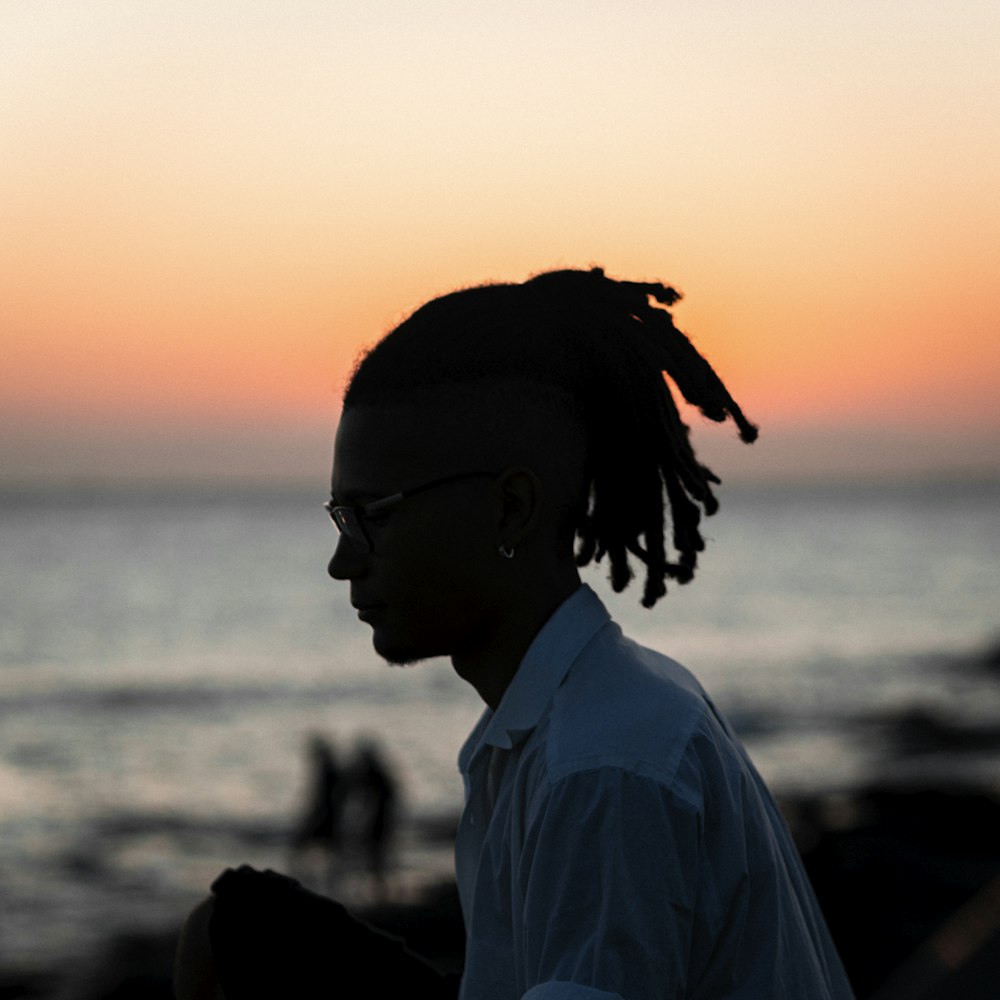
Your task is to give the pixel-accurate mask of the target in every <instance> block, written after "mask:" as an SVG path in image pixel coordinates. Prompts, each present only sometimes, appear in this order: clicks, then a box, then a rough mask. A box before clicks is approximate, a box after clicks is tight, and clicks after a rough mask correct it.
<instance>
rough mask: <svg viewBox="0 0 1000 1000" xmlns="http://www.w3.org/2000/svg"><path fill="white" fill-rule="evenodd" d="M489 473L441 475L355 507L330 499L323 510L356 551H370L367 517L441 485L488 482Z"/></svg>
mask: <svg viewBox="0 0 1000 1000" xmlns="http://www.w3.org/2000/svg"><path fill="white" fill-rule="evenodd" d="M492 478H493V473H492V472H458V473H455V474H454V475H451V476H444V477H443V478H441V479H434V480H432V481H431V482H429V483H423V484H422V485H420V486H413V487H411V488H410V489H408V490H403V491H402V492H400V493H393V494H392V495H391V496H387V497H380V498H379V499H378V500H369V502H368V503H365V504H360V505H359V506H356V507H349V506H347V505H346V504H336V503H334V502H333V500H332V499H330V500H327V501H326V502H325V503H324V504H323V507H324V508H325V509H326V512H327V513H328V514H329V515H330V519H331V520H332V521H333V523H334V524H335V525H336V526H337V530H338V531H339V532H340V533H341V534H342V535H343V536H344V537H345V538H347V540H348V541H349V542H350V543H351V544H352V545H353V546H354V547H355V548H356V549H357V550H358V552H371V551H372V540H371V535H370V534H369V533H368V528H367V527H366V524H367V520H368V518H372V517H375V516H377V515H380V514H388V513H389V512H390V511H393V510H395V509H396V508H397V507H398V506H399V505H400V504H401V503H402V502H403V501H404V500H408V499H409V498H410V497H412V496H415V495H416V494H417V493H423V492H425V491H426V490H432V489H434V488H435V487H436V486H444V485H445V483H457V482H458V481H459V480H461V479H492Z"/></svg>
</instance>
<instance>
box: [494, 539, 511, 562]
mask: <svg viewBox="0 0 1000 1000" xmlns="http://www.w3.org/2000/svg"><path fill="white" fill-rule="evenodd" d="M497 552H499V553H500V555H502V556H503V557H504V559H513V558H514V546H513V545H507V544H506V543H504V542H501V543H500V544H499V545H498V546H497Z"/></svg>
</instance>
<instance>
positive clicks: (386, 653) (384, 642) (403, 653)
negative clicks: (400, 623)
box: [372, 629, 435, 667]
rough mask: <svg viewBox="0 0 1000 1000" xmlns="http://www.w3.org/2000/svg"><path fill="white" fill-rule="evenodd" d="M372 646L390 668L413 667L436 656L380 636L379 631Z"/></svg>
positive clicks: (374, 635) (374, 636) (374, 634)
mask: <svg viewBox="0 0 1000 1000" xmlns="http://www.w3.org/2000/svg"><path fill="white" fill-rule="evenodd" d="M372 646H373V647H374V648H375V652H376V653H378V655H379V656H381V657H382V659H383V660H385V662H386V663H388V664H389V666H390V667H412V666H413V665H414V664H417V663H420V662H421V661H423V660H429V659H430V658H431V657H432V656H434V655H435V654H433V653H422V652H419V651H417V650H415V649H414V648H412V647H410V646H407V645H406V644H405V643H400V642H398V641H397V642H394V641H393V640H392V639H390V638H389V637H387V636H383V635H379V633H378V630H377V629H376V631H375V632H374V633H373V634H372Z"/></svg>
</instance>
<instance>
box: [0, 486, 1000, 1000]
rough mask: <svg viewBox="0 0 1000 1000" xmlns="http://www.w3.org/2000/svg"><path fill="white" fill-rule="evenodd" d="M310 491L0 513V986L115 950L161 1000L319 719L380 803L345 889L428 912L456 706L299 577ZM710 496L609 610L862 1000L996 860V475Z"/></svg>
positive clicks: (326, 546)
mask: <svg viewBox="0 0 1000 1000" xmlns="http://www.w3.org/2000/svg"><path fill="white" fill-rule="evenodd" d="M320 493H321V491H317V495H315V496H311V495H309V494H308V493H306V492H305V491H300V490H284V489H281V490H278V489H275V490H260V489H257V490H254V491H241V492H239V493H230V492H223V491H217V492H206V491H204V490H192V489H176V490H166V491H164V490H156V491H152V490H149V491H143V490H132V491H129V492H122V491H90V492H87V491H83V492H80V493H74V494H62V495H59V496H52V495H47V494H42V493H40V492H32V491H8V492H7V493H5V494H4V495H3V497H2V499H0V506H2V512H3V520H2V527H0V534H2V539H3V544H4V548H3V551H4V552H5V554H6V556H5V564H4V568H3V571H2V575H0V596H2V602H0V607H2V609H3V611H2V614H3V619H2V631H0V683H2V687H0V719H2V722H0V892H2V896H3V899H4V907H3V912H2V914H0V969H2V970H3V971H2V975H0V996H17V995H22V996H27V995H31V994H30V993H28V992H25V991H26V990H28V989H29V985H30V984H32V983H34V984H36V986H37V989H36V992H35V994H34V995H36V996H53V997H56V996H66V997H67V1000H69V997H70V996H71V995H75V996H79V997H83V996H95V997H96V996H98V995H110V991H112V990H113V989H115V988H116V987H115V986H114V985H108V984H107V979H108V976H109V975H110V976H111V978H113V977H114V971H113V969H114V967H116V966H117V967H119V968H120V969H121V970H123V971H122V973H121V974H122V975H123V976H125V977H126V978H127V974H126V973H127V969H126V967H128V966H129V965H130V963H131V962H132V959H134V958H136V956H137V955H139V956H142V955H145V959H143V960H141V961H138V964H139V965H142V964H143V962H145V965H146V967H147V969H155V968H156V967H157V965H158V963H159V966H160V967H161V969H160V972H159V973H157V974H154V973H152V972H151V973H150V976H149V977H148V981H147V982H146V983H145V985H144V986H142V985H139V986H136V989H146V990H147V991H152V990H155V989H156V988H158V987H157V986H156V982H155V981H154V980H156V979H157V975H158V976H159V980H158V981H159V982H160V986H162V979H163V976H164V975H167V974H168V973H167V972H165V971H164V970H163V969H162V964H163V961H164V959H163V955H164V954H165V953H169V951H170V945H169V941H170V938H171V936H172V935H173V934H175V933H176V928H177V927H178V926H179V923H180V921H181V920H182V919H183V916H184V914H185V913H186V912H187V910H188V909H189V908H190V906H191V905H193V904H194V903H195V902H196V901H197V900H198V899H199V898H201V897H202V896H203V895H204V894H205V892H206V891H207V887H208V885H209V884H210V882H211V880H212V879H213V878H214V877H215V875H217V874H218V872H219V871H221V870H222V869H223V868H225V867H227V866H230V865H234V864H239V863H243V862H246V863H250V864H254V865H255V866H258V867H272V868H275V869H278V870H287V868H288V864H289V843H290V838H291V836H292V832H293V829H294V824H295V819H296V816H297V815H298V812H299V811H300V809H301V803H302V801H303V798H304V796H305V795H306V790H307V782H308V772H307V768H306V762H305V746H306V744H307V741H308V740H309V738H310V736H311V735H313V734H316V733H319V734H323V735H324V736H325V737H327V738H328V739H330V740H331V742H332V743H333V745H334V746H335V747H337V748H338V751H339V752H340V753H342V754H343V755H344V757H345V758H346V757H348V756H349V755H350V754H351V753H352V752H353V749H354V747H355V745H356V743H357V742H358V740H360V739H375V740H377V741H378V742H379V744H380V746H381V747H382V748H383V749H384V752H385V755H386V758H387V760H388V761H390V762H391V765H392V767H393V771H394V774H395V775H396V776H397V778H398V783H399V787H400V789H401V794H400V816H401V820H400V831H399V837H398V839H397V842H396V845H395V848H394V853H393V871H392V876H391V881H392V891H391V893H390V895H389V899H388V901H387V902H386V903H384V904H379V905H380V906H381V910H378V909H377V908H374V900H372V899H370V898H368V897H369V896H370V893H368V892H367V890H366V888H365V886H364V879H363V878H356V879H354V880H353V882H352V881H351V878H349V877H346V876H345V881H344V885H345V886H346V887H347V889H346V891H348V892H355V893H356V895H357V900H358V905H359V906H360V907H361V908H362V909H363V910H365V911H366V912H370V915H371V916H372V918H373V919H377V920H380V921H382V922H383V923H385V924H387V925H388V926H390V927H394V928H395V929H397V930H400V929H405V928H406V927H408V926H409V925H411V924H416V925H417V927H418V929H419V928H420V927H423V928H424V929H425V931H426V928H427V927H428V926H429V924H432V923H433V914H434V913H437V912H439V910H441V907H436V906H435V905H433V904H434V901H435V900H436V901H437V902H438V903H440V902H441V901H442V900H447V899H448V898H449V897H448V891H449V890H448V881H447V880H448V877H449V871H450V866H451V859H450V840H449V835H448V830H449V827H450V826H453V823H454V819H455V817H456V816H457V813H458V810H459V808H460V805H461V801H460V799H461V787H460V783H459V779H458V775H457V771H456V769H455V756H456V754H457V751H458V747H459V746H460V744H461V742H462V740H463V739H464V737H465V735H466V733H467V732H468V730H469V729H470V728H471V727H472V725H473V724H474V722H475V720H476V718H477V716H478V714H479V711H480V709H481V706H480V704H479V703H478V702H477V699H476V696H475V693H474V692H473V691H471V689H469V688H467V686H466V685H464V683H463V682H461V681H460V680H459V679H458V678H457V677H456V676H455V675H454V674H453V672H452V671H451V669H450V667H449V666H448V664H446V663H442V662H432V663H427V664H421V665H418V666H416V667H413V668H405V669H400V668H389V667H387V666H386V665H385V664H383V663H381V662H380V661H379V660H378V658H377V657H375V656H374V654H373V653H372V652H371V650H370V647H369V644H368V635H367V629H366V627H365V626H364V625H363V624H361V623H359V622H357V621H356V620H355V619H354V617H353V614H352V611H351V609H350V607H349V606H348V604H347V600H346V594H345V593H343V591H342V588H340V587H337V586H336V585H335V584H334V583H333V582H332V581H329V580H328V579H326V578H325V575H324V571H325V562H326V560H327V558H328V557H329V553H330V551H331V546H332V543H333V538H332V536H331V534H330V532H331V531H332V529H331V527H330V525H329V522H328V520H326V519H325V515H324V513H323V511H322V510H321V508H320V501H321V500H322V496H321V495H320ZM722 497H723V508H722V511H721V512H720V514H719V515H718V516H717V517H716V518H715V519H713V520H712V521H709V522H708V523H707V525H706V534H707V535H708V536H709V547H708V550H707V551H706V553H705V555H704V557H703V563H702V569H701V570H700V572H699V575H698V577H697V579H696V580H695V581H694V582H693V583H692V584H691V585H690V586H688V587H685V588H679V587H678V588H675V590H674V591H672V592H671V594H670V595H669V596H668V598H667V600H666V601H665V602H664V604H663V605H662V606H661V608H658V609H657V611H656V612H654V613H652V614H650V613H648V612H644V611H643V610H642V609H640V608H639V607H638V596H637V594H635V593H632V592H631V591H626V593H625V594H623V595H617V596H615V597H613V598H612V599H609V600H608V602H607V603H608V604H609V607H610V608H611V610H612V613H613V614H614V615H615V617H616V618H617V619H618V620H619V621H620V622H621V623H622V625H623V627H624V628H625V629H626V631H627V632H629V633H630V634H632V635H633V636H634V637H635V638H637V639H638V640H639V641H641V642H644V643H646V644H647V645H651V646H655V647H656V648H658V649H661V650H663V651H665V652H668V653H669V654H670V655H672V656H674V657H675V658H676V659H679V660H681V661H682V662H684V663H685V664H686V665H687V666H689V667H690V668H691V669H692V670H694V672H695V673H696V674H697V675H698V677H699V678H700V679H701V680H702V682H703V683H704V684H705V686H706V687H707V688H708V690H709V691H710V692H711V693H712V695H713V697H714V699H715V700H716V701H717V703H718V704H719V705H720V707H721V708H722V709H723V711H725V712H726V713H727V715H729V717H730V718H731V720H732V721H733V723H734V725H735V727H736V729H737V731H738V732H739V734H740V736H741V738H742V739H743V740H744V741H745V742H746V744H747V746H748V748H749V750H750V752H751V755H752V756H753V758H754V760H755V762H756V763H757V765H758V767H759V769H760V770H761V772H762V773H763V774H764V776H765V778H766V779H767V781H768V782H769V784H770V785H771V787H772V789H773V790H774V791H775V793H776V795H777V796H778V798H779V800H780V801H781V802H782V804H783V805H784V806H785V808H786V815H787V816H788V818H789V821H790V823H791V825H792V828H793V831H795V832H796V834H797V837H798V839H799V843H800V848H801V849H802V851H803V854H804V856H805V858H806V861H807V865H808V866H809V870H810V874H811V875H812V877H813V879H814V882H815V883H816V885H817V890H818V891H819V893H820V897H821V900H823V902H824V906H825V907H826V908H827V915H828V919H829V921H830V923H831V927H832V928H833V930H834V933H835V935H836V936H837V937H838V943H839V944H840V946H841V949H842V951H843V952H844V956H845V961H847V964H848V966H849V968H850V969H851V970H852V975H854V976H855V977H856V978H855V982H856V985H858V992H859V996H868V995H874V994H875V991H876V990H877V989H879V988H881V987H882V986H884V985H885V984H886V983H887V982H888V981H889V979H890V977H891V974H892V973H893V972H894V971H896V970H898V969H899V968H901V967H902V966H903V965H904V964H905V962H906V960H907V958H908V957H909V956H911V955H912V954H913V950H914V949H915V948H918V947H919V945H920V942H922V941H926V940H927V939H928V937H929V936H931V935H932V934H933V933H934V932H935V929H936V928H938V927H940V926H941V921H943V920H945V919H946V918H947V917H948V915H949V914H953V913H955V912H957V911H958V910H960V908H961V907H962V906H963V905H965V904H967V903H968V902H969V901H970V900H972V899H974V898H975V897H976V894H977V893H978V892H980V891H982V890H983V889H984V888H985V886H987V885H988V884H989V881H990V878H991V877H993V876H994V875H995V874H996V871H997V863H998V861H997V857H996V848H995V847H993V845H995V844H1000V835H997V836H992V837H991V836H989V834H990V832H991V831H995V830H996V826H995V823H996V819H995V817H996V796H997V793H998V790H1000V739H998V726H1000V671H998V669H997V667H996V663H995V649H996V640H997V637H998V634H1000V623H998V622H997V614H996V609H997V608H998V607H1000V580H998V579H997V574H996V571H995V567H996V565H997V564H998V557H1000V531H998V530H997V529H998V515H997V510H998V509H1000V503H998V500H1000V489H998V488H997V486H996V484H992V483H988V482H987V483H973V484H971V485H970V484H964V485H962V486H957V485H954V484H949V483H946V482H935V483H904V484H884V485H881V486H872V485H867V486H851V485H838V486H834V487H830V486H825V487H819V486H816V487H805V486H798V487H794V488H778V487H774V488H770V487H738V488H734V489H733V490H732V491H728V492H727V491H724V492H723V494H722ZM587 579H588V581H589V582H590V583H591V584H592V585H593V586H594V587H595V589H597V590H598V591H599V592H600V593H601V594H602V597H603V596H604V594H605V593H606V591H607V588H606V586H605V584H604V581H603V580H602V579H601V573H600V571H598V572H597V573H595V574H590V575H588V577H587ZM991 824H994V825H991ZM876 904H878V905H876ZM918 904H920V905H918ZM443 912H445V913H447V912H448V910H447V907H446V906H445V907H444V910H443ZM450 912H451V917H450V918H447V919H446V918H445V917H442V918H441V920H440V922H439V923H440V926H439V930H438V934H437V937H436V940H441V941H445V940H448V939H449V938H448V934H451V935H452V938H453V936H454V918H455V913H454V909H453V907H452V910H451V911H450ZM904 916H905V917H906V919H904ZM862 917H863V919H862ZM449 920H450V922H449ZM838 927H839V930H838ZM445 928H450V930H446V929H445ZM411 933H412V932H411ZM418 933H419V930H418ZM425 936H426V935H425ZM432 936H433V935H432ZM129 942H131V944H129ZM156 942H159V948H158V949H157V947H156V945H155V943H156ZM129 948H131V952H129ZM115 949H118V951H117V952H116V951H115ZM144 949H145V951H144ZM442 951H443V952H449V951H452V952H453V951H454V947H453V946H451V945H449V946H447V947H444V948H443V949H442ZM126 953H128V954H130V955H131V958H127V957H125V956H126ZM109 955H111V956H112V957H111V958H110V959H109V958H108V956H109ZM115 955H117V957H114V956H115ZM109 963H110V965H111V967H112V970H111V971H110V972H109V970H108V965H109ZM857 977H860V978H857ZM133 978H135V979H136V981H137V982H138V980H139V979H141V976H139V975H138V974H137V975H136V976H135V977H133ZM925 978H926V977H925ZM7 984H9V987H8V985H7ZM102 984H103V985H102ZM862 987H863V988H862ZM100 989H104V990H105V992H104V993H103V994H101V993H99V992H94V991H95V990H100ZM18 990H20V991H21V992H20V993H19V992H17V991H18ZM68 991H75V993H71V992H68ZM87 991H90V992H89V993H88V992H87ZM116 995H119V994H116ZM121 995H123V994H121ZM135 995H140V994H138V993H137V994H135ZM148 995H151V996H152V995H155V993H152V992H149V993H148Z"/></svg>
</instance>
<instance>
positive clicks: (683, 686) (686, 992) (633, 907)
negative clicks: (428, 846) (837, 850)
mask: <svg viewBox="0 0 1000 1000" xmlns="http://www.w3.org/2000/svg"><path fill="white" fill-rule="evenodd" d="M459 767H460V770H461V772H462V775H463V778H464V781H465V790H466V805H465V810H464V812H463V815H462V821H461V824H460V827H459V832H458V838H457V842H456V848H455V852H456V871H457V876H458V888H459V894H460V896H461V900H462V910H463V914H464V917H465V924H466V935H467V951H466V964H465V972H464V975H463V979H462V989H461V994H460V996H461V998H462V1000H517V998H521V997H527V998H529V1000H598V998H611V997H621V998H624V1000H650V998H654V997H659V998H664V1000H666V998H670V1000H675V998H676V1000H679V998H685V1000H723V998H725V1000H777V998H788V1000H820V998H822V1000H848V998H851V997H852V993H851V989H850V987H849V985H848V982H847V978H846V976H845V974H844V970H843V967H842V965H841V963H840V959H839V958H838V956H837V954H836V951H835V950H834V947H833V944H832V943H831V941H830V937H829V934H828V932H827V929H826V926H825V924H824V922H823V918H822V916H821V915H820V912H819V909H818V907H817V904H816V900H815V898H814V896H813V892H812V889H811V887H810V885H809V883H808V881H807V879H806V876H805V873H804V871H803V869H802V865H801V862H800V860H799V856H798V853H797V851H796V849H795V847H794V845H793V843H792V841H791V838H790V836H789V834H788V831H787V828H786V826H785V823H784V821H783V820H782V818H781V816H780V814H779V812H778V810H777V807H776V806H775V804H774V802H773V800H772V798H771V796H770V794H769V793H768V791H767V789H766V787H765V786H764V783H763V781H762V780H761V778H760V776H759V775H758V774H757V772H756V771H755V770H754V767H753V765H752V764H751V763H750V761H749V759H748V758H747V756H746V754H745V752H744V750H743V748H742V747H741V746H740V744H739V742H738V740H737V739H736V737H735V735H734V734H733V732H732V730H731V729H730V728H729V725H728V723H727V722H726V721H725V720H724V719H723V718H722V717H721V716H720V715H719V713H718V711H717V710H716V709H715V707H714V706H713V705H712V703H711V701H710V700H709V699H708V697H707V696H706V695H705V693H704V691H703V690H702V689H701V687H700V686H699V684H698V682H697V681H696V680H695V679H694V678H693V677H692V676H691V674H689V673H688V672H687V671H686V670H685V669H684V668H683V667H681V666H680V665H679V664H677V663H675V662H674V661H673V660H670V659H668V658H667V657H665V656H661V655H660V654H658V653H655V652H653V651H651V650H648V649H645V648H643V647H641V646H639V645H637V644H635V643H633V642H631V641H630V640H628V639H626V638H624V637H623V636H622V633H621V630H620V629H619V628H618V626H617V625H615V624H614V623H613V622H612V621H611V619H610V616H609V615H608V612H607V611H606V610H605V608H604V606H603V604H601V602H600V600H599V599H598V598H597V596H596V595H595V594H594V592H593V591H592V590H590V588H589V587H586V586H583V587H581V588H580V589H579V590H578V591H576V593H574V594H573V596H572V597H570V598H569V599H568V600H567V601H566V602H565V603H564V604H563V605H562V606H561V607H560V608H559V609H558V610H557V611H556V613H555V614H554V615H553V616H552V618H551V619H550V620H549V621H548V622H547V623H546V625H545V626H544V628H543V629H542V630H541V632H539V634H538V636H537V637H536V638H535V640H534V642H533V643H532V644H531V647H530V648H529V649H528V652H527V653H526V654H525V657H524V659H523V660H522V661H521V664H520V666H519V668H518V671H517V673H516V674H515V675H514V678H513V680H512V681H511V684H510V686H509V687H508V688H507V691H506V692H505V694H504V696H503V700H502V701H501V703H500V705H499V707H498V709H497V711H496V713H493V712H492V711H491V710H490V709H487V710H486V712H485V713H484V714H483V716H482V717H481V718H480V720H479V722H478V724H477V725H476V727H475V729H474V730H473V731H472V733H471V735H470V736H469V738H468V740H467V741H466V743H465V745H464V746H463V748H462V751H461V754H460V755H459Z"/></svg>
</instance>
